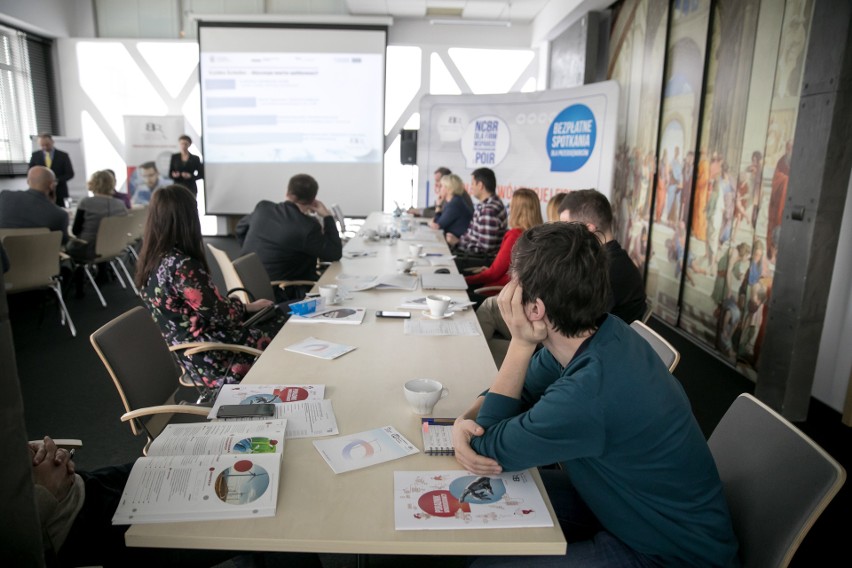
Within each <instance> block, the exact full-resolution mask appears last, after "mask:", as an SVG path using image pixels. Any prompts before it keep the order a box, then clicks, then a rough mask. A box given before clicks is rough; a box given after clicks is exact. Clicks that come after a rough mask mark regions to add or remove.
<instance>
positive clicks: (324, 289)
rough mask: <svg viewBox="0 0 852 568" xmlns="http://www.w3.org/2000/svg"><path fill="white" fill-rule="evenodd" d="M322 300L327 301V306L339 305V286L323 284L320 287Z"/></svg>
mask: <svg viewBox="0 0 852 568" xmlns="http://www.w3.org/2000/svg"><path fill="white" fill-rule="evenodd" d="M319 293H320V298H322V299H323V300H325V303H326V305H327V306H333V305H334V304H336V303H337V284H323V285H322V286H320V287H319Z"/></svg>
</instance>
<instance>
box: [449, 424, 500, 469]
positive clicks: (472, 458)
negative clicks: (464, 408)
mask: <svg viewBox="0 0 852 568" xmlns="http://www.w3.org/2000/svg"><path fill="white" fill-rule="evenodd" d="M484 433H485V430H484V429H483V428H482V426H480V425H479V424H477V423H476V422H474V421H473V420H469V419H467V418H464V417H463V416H459V417H458V418H456V421H455V423H454V424H453V449H454V451H455V456H456V461H457V462H459V465H461V466H462V467H463V468H465V469H466V470H467V471H469V472H471V473H475V474H476V475H497V474H498V473H500V472H502V471H503V468H502V467H500V464H499V463H497V462H496V461H495V460H493V459H491V458H487V457H485V456H481V455H479V454H477V453H476V452H475V451H474V450H473V448H471V447H470V439H471V438H473V437H474V436H482V435H483V434H484Z"/></svg>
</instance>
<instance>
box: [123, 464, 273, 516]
mask: <svg viewBox="0 0 852 568" xmlns="http://www.w3.org/2000/svg"><path fill="white" fill-rule="evenodd" d="M280 472H281V455H280V454H254V455H250V456H243V455H233V454H232V455H217V456H157V457H144V458H139V459H138V460H136V463H135V464H134V465H133V469H132V470H131V472H130V477H129V478H128V480H127V484H126V485H125V486H124V493H123V494H122V496H121V501H120V502H119V504H118V508H117V509H116V511H115V515H114V516H113V518H112V524H114V525H127V524H137V523H160V522H173V521H203V520H213V519H244V518H256V517H272V516H274V515H275V506H276V503H277V500H278V479H279V476H280Z"/></svg>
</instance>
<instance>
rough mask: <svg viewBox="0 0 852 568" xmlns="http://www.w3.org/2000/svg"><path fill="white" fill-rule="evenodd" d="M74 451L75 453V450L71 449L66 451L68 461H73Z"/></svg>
mask: <svg viewBox="0 0 852 568" xmlns="http://www.w3.org/2000/svg"><path fill="white" fill-rule="evenodd" d="M75 451H76V448H71V449H70V450H68V459H69V460H73V459H74V452H75Z"/></svg>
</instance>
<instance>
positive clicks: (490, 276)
mask: <svg viewBox="0 0 852 568" xmlns="http://www.w3.org/2000/svg"><path fill="white" fill-rule="evenodd" d="M520 236H521V231H514V230H513V231H508V232H507V233H506V235H505V236H504V237H503V243H502V244H501V245H500V250H499V252H498V253H497V257H496V258H495V259H494V262H492V263H491V266H489V267H488V268H486V269H485V270H483V271H482V272H479V273H477V274H472V275H470V276H465V279H464V280H465V282H467V285H468V286H484V285H487V284H495V283H497V282H499V281H500V279H501V278H503V277H504V276H506V274H507V273H508V272H509V264H510V263H511V261H512V247H514V246H515V242H516V241H517V240H518V237H520Z"/></svg>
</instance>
